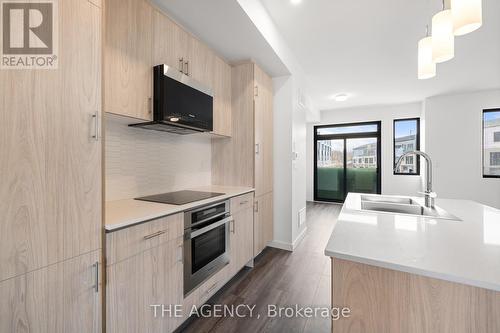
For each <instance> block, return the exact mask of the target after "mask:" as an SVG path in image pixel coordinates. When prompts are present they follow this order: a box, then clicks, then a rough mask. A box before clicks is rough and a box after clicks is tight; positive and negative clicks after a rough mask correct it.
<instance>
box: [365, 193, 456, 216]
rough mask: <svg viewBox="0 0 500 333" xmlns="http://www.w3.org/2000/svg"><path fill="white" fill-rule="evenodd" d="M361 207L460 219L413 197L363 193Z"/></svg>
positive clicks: (380, 210)
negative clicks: (420, 202) (422, 203)
mask: <svg viewBox="0 0 500 333" xmlns="http://www.w3.org/2000/svg"><path fill="white" fill-rule="evenodd" d="M361 209H362V210H370V211H376V212H384V213H394V214H409V215H419V216H426V217H434V218H440V219H447V220H460V219H459V218H457V217H456V216H454V215H452V214H450V213H448V212H446V211H445V210H443V209H441V208H439V207H434V208H428V207H425V206H423V205H421V204H419V203H418V202H417V201H415V200H413V199H411V198H405V197H393V196H391V197H388V196H377V195H362V196H361Z"/></svg>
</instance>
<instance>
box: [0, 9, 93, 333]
mask: <svg viewBox="0 0 500 333" xmlns="http://www.w3.org/2000/svg"><path fill="white" fill-rule="evenodd" d="M55 20H57V22H58V25H59V29H58V34H59V35H58V40H59V46H58V49H59V51H58V59H59V64H58V68H57V69H52V70H33V69H31V70H14V69H11V70H0V88H1V90H2V95H1V97H0V103H1V108H0V156H1V158H0V172H1V174H2V185H1V186H0V216H1V219H0V332H27V331H29V332H51V333H52V332H61V333H63V332H99V331H100V330H101V319H100V317H101V316H100V313H101V292H100V289H101V288H100V285H99V270H100V269H101V267H100V263H101V254H100V253H101V230H102V224H101V221H102V216H101V214H102V208H101V207H102V188H101V181H102V180H101V177H102V172H101V170H102V166H101V153H102V142H101V140H100V138H99V132H100V119H99V118H100V106H101V72H100V70H101V69H100V68H101V8H100V3H99V1H96V0H92V1H90V0H64V1H58V16H57V17H55Z"/></svg>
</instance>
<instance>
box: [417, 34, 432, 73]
mask: <svg viewBox="0 0 500 333" xmlns="http://www.w3.org/2000/svg"><path fill="white" fill-rule="evenodd" d="M434 76H436V63H435V62H434V61H433V60H432V37H430V36H429V26H427V34H426V37H425V38H422V39H421V40H420V41H419V42H418V79H419V80H425V79H430V78H432V77H434Z"/></svg>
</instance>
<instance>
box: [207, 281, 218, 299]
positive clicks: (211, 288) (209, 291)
mask: <svg viewBox="0 0 500 333" xmlns="http://www.w3.org/2000/svg"><path fill="white" fill-rule="evenodd" d="M218 284H219V283H218V282H215V283H214V285H213V286H211V287H210V288H209V289H208V290H207V291H206V292H205V297H206V296H209V295H210V294H211V293H212V291H214V289H215V288H217V285H218Z"/></svg>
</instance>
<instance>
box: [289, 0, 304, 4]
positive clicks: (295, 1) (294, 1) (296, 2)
mask: <svg viewBox="0 0 500 333" xmlns="http://www.w3.org/2000/svg"><path fill="white" fill-rule="evenodd" d="M290 2H291V3H292V5H298V4H299V3H301V2H302V0H290Z"/></svg>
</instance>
